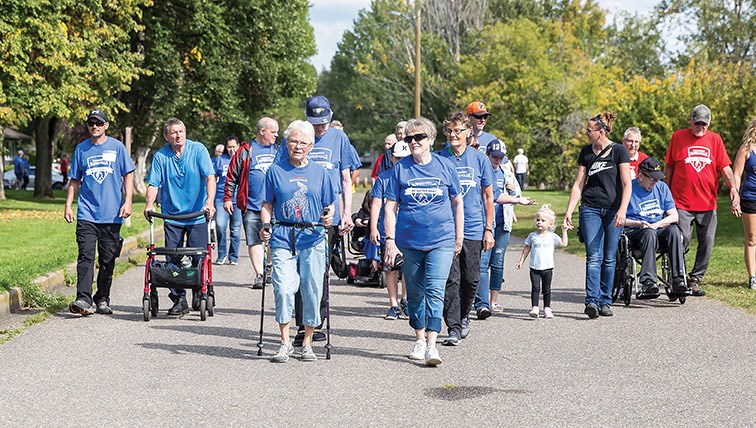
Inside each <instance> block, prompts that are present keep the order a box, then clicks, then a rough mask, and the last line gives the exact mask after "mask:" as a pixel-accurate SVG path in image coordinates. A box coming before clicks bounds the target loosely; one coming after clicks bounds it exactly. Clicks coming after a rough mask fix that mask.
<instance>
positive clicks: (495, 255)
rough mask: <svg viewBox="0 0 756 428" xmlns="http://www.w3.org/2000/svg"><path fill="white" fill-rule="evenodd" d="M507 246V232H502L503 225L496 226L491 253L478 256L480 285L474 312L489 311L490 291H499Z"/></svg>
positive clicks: (487, 252) (486, 252)
mask: <svg viewBox="0 0 756 428" xmlns="http://www.w3.org/2000/svg"><path fill="white" fill-rule="evenodd" d="M507 245H509V231H507V230H504V225H503V224H498V225H496V228H494V246H493V248H492V249H491V251H484V252H482V253H481V254H480V284H478V293H477V294H476V295H475V310H476V311H478V310H481V309H483V308H488V309H491V305H490V303H491V302H489V298H490V290H494V291H499V290H501V281H502V280H503V279H504V256H505V255H506V253H507ZM489 269H490V275H489Z"/></svg>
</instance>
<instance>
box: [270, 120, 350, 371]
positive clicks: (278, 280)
mask: <svg viewBox="0 0 756 428" xmlns="http://www.w3.org/2000/svg"><path fill="white" fill-rule="evenodd" d="M284 137H285V138H286V150H287V152H288V157H287V158H284V159H281V161H280V162H278V163H275V164H273V165H271V167H270V169H269V170H268V173H267V175H266V176H265V196H264V202H263V206H262V211H261V218H262V222H263V225H264V227H263V229H262V230H261V231H260V238H261V239H262V240H263V241H268V240H270V258H271V261H272V262H273V293H274V296H275V303H276V321H277V322H278V326H279V328H280V330H281V344H280V346H279V348H278V352H276V354H275V355H274V356H273V358H272V359H271V361H273V362H277V363H285V362H286V361H288V360H289V356H290V355H291V354H292V353H293V352H294V346H293V345H292V343H291V341H290V340H289V322H290V321H291V314H292V311H293V310H294V295H295V294H296V292H297V290H299V291H301V293H302V302H303V321H304V325H305V337H304V341H303V343H302V353H301V359H302V361H315V360H317V357H316V356H315V353H314V352H313V350H312V335H313V332H314V329H315V327H316V326H318V325H320V323H321V319H320V311H319V307H320V299H321V298H322V296H323V285H324V284H323V278H324V275H325V268H326V242H325V233H324V232H323V230H322V227H321V226H325V227H328V226H330V225H331V223H332V222H333V212H334V209H333V203H334V200H335V198H336V189H335V188H334V186H333V182H332V180H331V179H330V177H329V176H328V172H327V171H326V170H325V168H324V167H322V166H321V165H318V164H317V163H315V162H312V161H310V160H308V159H307V155H308V153H309V152H310V150H312V147H313V145H314V144H315V131H314V129H313V127H312V125H311V124H310V123H309V122H305V121H301V120H295V121H294V122H292V123H291V124H290V125H289V127H288V128H287V129H286V131H285V133H284ZM273 213H275V218H276V222H275V223H274V226H275V227H274V228H273V230H272V232H271V231H270V228H269V227H267V226H266V225H269V224H270V221H271V218H272V215H273Z"/></svg>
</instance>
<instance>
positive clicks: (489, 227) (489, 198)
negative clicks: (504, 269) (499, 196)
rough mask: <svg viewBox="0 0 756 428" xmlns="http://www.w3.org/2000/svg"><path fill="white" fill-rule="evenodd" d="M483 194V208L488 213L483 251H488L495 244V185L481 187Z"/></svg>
mask: <svg viewBox="0 0 756 428" xmlns="http://www.w3.org/2000/svg"><path fill="white" fill-rule="evenodd" d="M481 193H482V195H483V208H484V210H485V213H486V223H485V228H486V229H485V230H484V231H483V251H488V250H490V249H491V248H493V246H494V237H493V218H494V198H493V186H490V185H489V186H486V187H484V188H483V189H481Z"/></svg>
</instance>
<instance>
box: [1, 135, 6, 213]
mask: <svg viewBox="0 0 756 428" xmlns="http://www.w3.org/2000/svg"><path fill="white" fill-rule="evenodd" d="M4 145H5V137H3V127H2V126H0V177H5V155H4V153H5V150H3V146H4ZM4 200H5V185H2V186H0V201H4Z"/></svg>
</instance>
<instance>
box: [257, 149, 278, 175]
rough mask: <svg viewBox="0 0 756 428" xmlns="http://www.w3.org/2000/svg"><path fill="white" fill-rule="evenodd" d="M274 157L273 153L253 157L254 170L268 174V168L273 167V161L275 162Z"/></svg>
mask: <svg viewBox="0 0 756 428" xmlns="http://www.w3.org/2000/svg"><path fill="white" fill-rule="evenodd" d="M275 158H276V155H275V154H273V153H266V154H262V155H257V156H255V168H254V169H255V170H257V171H262V172H263V173H266V172H268V168H270V166H271V165H273V161H274V160H275Z"/></svg>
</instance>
